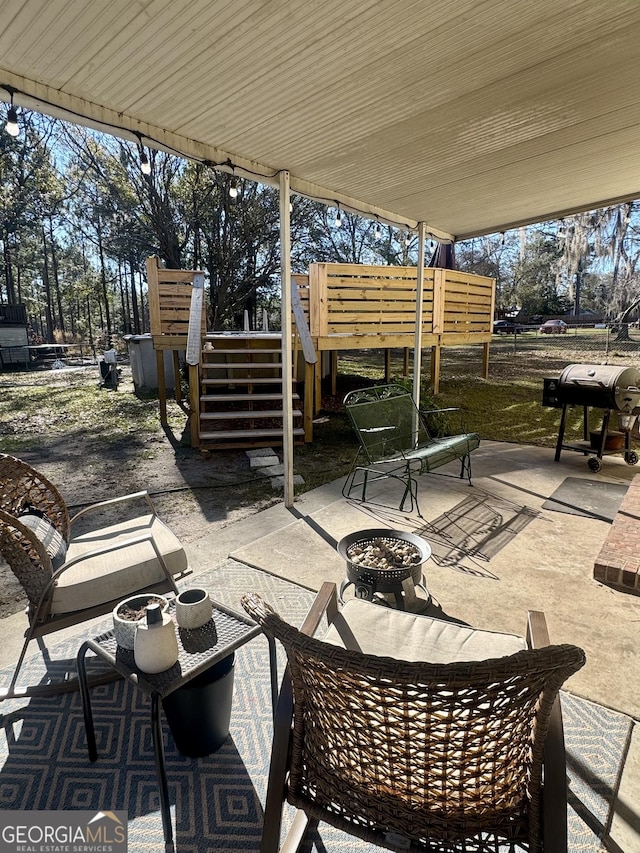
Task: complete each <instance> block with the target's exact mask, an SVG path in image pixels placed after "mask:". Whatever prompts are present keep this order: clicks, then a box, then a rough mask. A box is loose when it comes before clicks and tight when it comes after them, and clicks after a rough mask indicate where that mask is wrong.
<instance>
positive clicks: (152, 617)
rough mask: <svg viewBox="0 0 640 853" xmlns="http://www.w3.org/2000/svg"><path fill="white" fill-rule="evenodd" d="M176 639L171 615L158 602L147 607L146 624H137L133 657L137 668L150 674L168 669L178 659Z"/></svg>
mask: <svg viewBox="0 0 640 853" xmlns="http://www.w3.org/2000/svg"><path fill="white" fill-rule="evenodd" d="M178 655H179V651H178V639H177V637H176V629H175V626H174V624H173V620H172V619H171V617H170V616H169V615H168V614H167V613H164V612H163V611H162V610H161V609H160V606H159V605H158V604H150V605H149V606H148V607H147V619H146V624H145V623H144V622H143V623H141V624H140V625H138V630H137V631H136V638H135V641H134V647H133V657H134V660H135V662H136V666H137V667H138V669H140V670H142V672H148V673H149V674H150V675H151V674H153V673H156V672H164V671H165V669H170V668H171V667H172V666H173V665H174V664H175V663H176V661H177V660H178Z"/></svg>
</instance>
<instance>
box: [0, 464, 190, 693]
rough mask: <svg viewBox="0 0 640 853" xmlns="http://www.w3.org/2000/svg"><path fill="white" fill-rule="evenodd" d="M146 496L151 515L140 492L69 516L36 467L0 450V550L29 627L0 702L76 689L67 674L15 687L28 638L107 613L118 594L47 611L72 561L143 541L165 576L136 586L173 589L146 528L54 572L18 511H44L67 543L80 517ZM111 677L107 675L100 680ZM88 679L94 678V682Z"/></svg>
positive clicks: (153, 590) (1, 690) (151, 590)
mask: <svg viewBox="0 0 640 853" xmlns="http://www.w3.org/2000/svg"><path fill="white" fill-rule="evenodd" d="M141 500H142V501H145V502H146V504H147V506H148V507H149V509H150V511H151V514H152V516H154V517H157V512H156V509H155V506H154V504H153V501H152V500H151V496H150V495H149V493H148V492H147V491H146V490H145V491H140V492H134V493H131V494H128V495H121V496H119V497H116V498H110V499H108V500H104V501H99V502H97V503H94V504H91V505H89V506H87V507H85V508H84V509H81V510H80V511H79V512H77V513H76V514H75V515H74V516H73V517H70V516H69V512H68V510H67V506H66V503H65V501H64V499H63V498H62V496H61V494H60V492H59V491H58V489H57V488H56V487H55V486H54V485H53V484H52V483H51V482H50V481H49V480H48V479H47V478H46V477H45V476H44V475H43V474H41V473H40V472H38V471H36V470H35V469H34V468H32V467H31V466H30V465H27V463H25V462H23V461H22V460H20V459H16V458H15V457H12V456H8V455H7V454H2V455H0V552H2V554H3V556H4V557H5V559H6V560H7V562H8V564H9V567H10V568H11V570H12V571H13V573H14V575H15V576H16V578H17V579H18V581H19V582H20V584H21V586H22V588H23V589H24V591H25V593H26V595H27V599H28V606H27V609H26V615H27V619H28V621H29V624H28V627H27V629H26V631H25V635H24V643H23V646H22V650H21V652H20V656H19V658H18V662H17V664H16V666H15V668H14V671H13V675H12V677H11V681H10V683H9V687H8V688H0V701H2V700H3V699H11V698H15V697H22V696H42V695H53V694H57V693H61V692H69V691H73V690H77V689H78V681H77V678H69V679H66V680H65V681H63V682H61V683H50V684H42V685H37V686H29V687H27V688H25V689H23V690H17V689H16V684H17V680H18V675H19V673H20V670H21V668H22V665H23V663H24V659H25V656H26V653H27V649H28V646H29V643H30V642H31V641H32V640H34V639H38V640H40V638H42V637H43V636H45V635H47V634H51V633H53V632H54V631H59V630H62V629H64V628H69V627H71V626H73V625H78V624H81V623H82V622H85V621H88V620H89V619H93V618H96V617H98V616H103V615H105V614H106V613H110V612H111V611H112V610H113V608H114V607H115V606H116V605H117V604H118V602H119V601H120V600H121V597H117V598H115V599H112V600H109V601H106V602H103V603H101V604H99V605H95V606H92V607H87V608H83V609H82V610H77V611H72V612H69V613H59V614H57V613H51V603H52V596H53V591H54V589H55V586H56V584H57V583H58V580H59V579H60V577H61V575H62V574H63V573H64V572H66V571H67V570H68V569H70V568H72V567H73V566H76V565H78V564H79V563H83V562H85V561H87V560H92V559H94V558H95V557H97V556H101V555H104V554H108V553H111V552H114V551H118V550H121V549H123V548H128V547H131V546H132V545H138V544H140V543H141V542H148V543H149V544H150V545H151V547H152V548H153V550H154V551H155V554H156V557H157V559H158V563H159V564H160V566H161V568H162V571H163V573H164V579H163V580H162V581H160V582H158V583H156V584H152V585H150V586H147V587H144V588H142V589H140V590H139V592H140V593H141V594H144V593H163V592H173V593H174V594H177V593H178V587H177V585H176V582H175V579H174V577H173V575H172V574H171V572H170V571H169V568H168V566H167V564H166V561H165V559H164V557H163V556H162V554H161V553H160V551H159V549H158V546H157V543H156V542H155V539H154V538H153V535H152V534H151V533H149V534H144V535H141V536H136V537H132V538H130V539H127V540H126V541H122V542H114V543H112V544H110V545H108V546H106V547H102V548H95V549H92V550H91V551H87V552H86V553H84V554H81V555H79V556H77V557H75V558H73V559H71V560H69V561H67V562H65V563H64V565H62V566H61V567H60V568H59V569H57V570H56V571H54V570H53V565H52V562H51V558H50V556H49V554H48V553H47V552H46V550H45V548H44V546H43V545H42V543H41V542H40V540H39V539H38V538H37V537H36V535H35V534H34V532H33V531H32V530H31V529H30V528H28V527H26V526H25V525H24V524H22V523H21V521H20V519H19V517H18V515H19V513H20V512H21V510H22V509H24V507H25V506H26V505H29V506H33V507H34V508H36V509H38V510H40V511H41V512H43V513H44V515H45V516H46V518H47V520H48V521H49V523H50V524H52V526H53V527H55V529H56V530H57V531H58V532H59V533H60V534H61V535H62V536H63V538H64V539H65V542H66V543H67V544H69V542H70V540H71V536H72V530H73V526H74V524H75V523H76V522H77V521H78V519H79V518H81V517H83V516H85V515H86V514H87V513H90V512H94V511H96V510H103V509H105V508H106V507H110V506H115V505H117V504H124V503H130V502H135V501H138V502H139V501H141ZM109 678H112V675H111V674H109V675H107V676H105V677H104V680H107V679H109ZM93 683H96V682H95V681H94V682H93Z"/></svg>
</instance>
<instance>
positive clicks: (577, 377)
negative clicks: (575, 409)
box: [556, 364, 640, 414]
mask: <svg viewBox="0 0 640 853" xmlns="http://www.w3.org/2000/svg"><path fill="white" fill-rule="evenodd" d="M556 395H557V398H558V400H559V402H560V403H572V404H575V405H580V406H593V407H596V408H600V409H617V410H618V411H621V412H625V413H626V414H631V412H633V410H634V409H636V408H638V407H639V406H640V370H639V369H638V368H636V367H624V366H620V365H614V364H570V365H569V366H568V367H565V369H564V370H563V371H562V373H561V374H560V379H559V380H558V385H557V388H556Z"/></svg>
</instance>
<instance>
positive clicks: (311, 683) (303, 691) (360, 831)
mask: <svg viewBox="0 0 640 853" xmlns="http://www.w3.org/2000/svg"><path fill="white" fill-rule="evenodd" d="M243 605H244V606H245V609H247V610H248V612H249V613H250V615H251V616H252V617H253V618H254V619H256V620H257V621H258V622H259V624H260V625H261V626H262V628H263V630H264V631H265V633H266V634H267V635H271V636H273V637H275V638H277V639H278V640H280V642H281V643H282V644H283V646H284V648H285V650H286V653H287V658H288V662H289V669H290V678H291V681H292V686H293V704H294V714H293V729H292V737H291V745H290V747H291V748H290V758H289V764H288V769H289V777H288V783H287V799H288V800H289V802H290V803H292V804H293V805H295V806H296V807H297V808H299V809H302V810H303V811H304V812H305V813H306V814H307V815H310V816H312V817H313V818H316V819H319V820H324V821H327V822H328V823H330V824H332V825H334V826H336V827H338V828H340V829H342V830H344V831H346V832H349V833H350V834H352V835H355V836H357V837H359V838H362V839H364V840H366V841H369V842H372V843H375V844H379V845H381V846H383V847H388V848H390V849H398V850H401V849H410V850H437V851H448V850H452V851H463V850H464V851H466V853H471V851H488V850H494V849H495V850H498V849H501V850H505V849H506V850H509V849H515V847H513V848H510V845H520V846H521V847H522V849H526V850H530V851H538V850H541V849H542V837H541V793H542V781H543V780H542V767H543V751H544V744H545V738H546V735H547V730H548V726H549V718H550V714H551V709H552V707H553V705H554V702H555V700H556V697H557V695H558V691H559V689H560V686H561V685H562V684H563V682H564V681H565V680H566V679H567V678H568V677H569V676H570V675H572V674H573V673H574V672H576V671H577V670H578V669H580V667H581V666H583V664H584V660H585V656H584V652H583V651H582V650H581V649H578V648H576V647H575V646H570V645H562V646H547V647H546V648H542V649H535V650H526V651H521V652H518V653H517V654H514V655H511V656H508V657H504V658H499V659H493V660H487V661H480V662H478V661H474V662H468V663H467V662H464V663H451V664H429V663H409V662H405V661H401V660H395V659H391V658H384V657H375V656H371V655H363V654H361V653H360V652H356V651H349V650H345V649H343V648H340V647H337V646H333V645H330V644H327V643H324V642H322V641H320V640H318V639H315V638H313V637H310V636H306V635H305V634H303V633H301V632H300V631H298V630H296V629H295V628H293V627H292V626H291V625H288V624H287V623H286V622H284V621H283V620H282V619H281V618H280V617H279V616H278V615H277V614H275V613H274V611H273V610H272V609H271V608H270V607H269V605H268V604H266V603H265V602H263V601H262V600H261V599H260V598H259V596H255V595H249V596H246V597H245V598H244V599H243ZM505 844H506V848H505V847H504V846H502V847H501V846H500V845H505ZM407 845H410V846H407Z"/></svg>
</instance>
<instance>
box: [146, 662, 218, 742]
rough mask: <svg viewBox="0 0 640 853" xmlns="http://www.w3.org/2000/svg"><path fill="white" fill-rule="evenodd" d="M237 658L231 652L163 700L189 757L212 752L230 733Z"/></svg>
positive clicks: (167, 713) (173, 729)
mask: <svg viewBox="0 0 640 853" xmlns="http://www.w3.org/2000/svg"><path fill="white" fill-rule="evenodd" d="M233 662H234V655H233V654H230V655H229V656H228V657H226V658H223V659H222V660H221V661H219V663H216V664H214V665H213V666H211V667H209V669H207V670H205V671H204V672H203V673H201V674H200V675H198V676H196V678H194V679H193V680H192V681H190V682H189V683H188V684H185V685H183V686H182V687H179V688H178V689H177V690H174V691H173V693H170V694H169V695H168V696H166V697H165V698H164V699H163V700H162V707H163V708H164V713H165V716H166V718H167V722H168V723H169V728H170V729H171V734H172V735H173V739H174V741H175V742H176V746H177V748H178V750H179V751H180V752H181V753H182V754H183V755H187V756H189V758H202V757H203V756H205V755H210V754H211V753H212V752H215V751H216V749H218V748H219V747H221V746H222V744H223V743H224V741H225V740H226V739H227V737H228V736H229V724H230V722H231V705H232V703H233Z"/></svg>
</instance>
